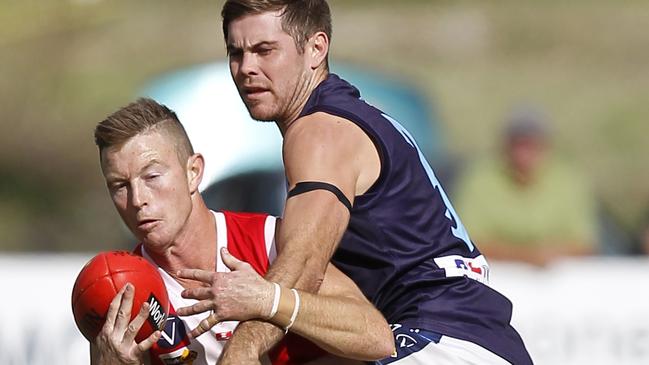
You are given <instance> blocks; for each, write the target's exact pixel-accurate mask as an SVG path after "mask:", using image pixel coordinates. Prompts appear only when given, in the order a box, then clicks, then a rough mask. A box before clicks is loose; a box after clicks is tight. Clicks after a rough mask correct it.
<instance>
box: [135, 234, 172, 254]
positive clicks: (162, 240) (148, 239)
mask: <svg viewBox="0 0 649 365" xmlns="http://www.w3.org/2000/svg"><path fill="white" fill-rule="evenodd" d="M138 238H139V239H140V242H142V244H143V245H144V247H145V248H148V249H151V250H154V251H158V250H161V249H163V248H165V247H167V246H168V245H169V242H170V241H171V240H170V239H169V238H167V237H165V236H164V235H160V234H158V233H157V232H156V233H154V232H149V233H147V234H144V235H142V236H141V237H138Z"/></svg>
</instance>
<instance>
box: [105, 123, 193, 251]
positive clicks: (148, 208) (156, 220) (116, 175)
mask: <svg viewBox="0 0 649 365" xmlns="http://www.w3.org/2000/svg"><path fill="white" fill-rule="evenodd" d="M101 165H102V171H103V173H104V178H105V179H106V185H107V186H108V191H109V193H110V196H111V198H112V200H113V203H114V204H115V208H117V211H118V212H119V215H120V216H121V217H122V220H123V221H124V223H126V225H127V226H128V228H129V229H130V230H131V232H133V234H134V235H135V237H137V239H138V240H140V241H141V242H142V243H144V244H145V245H147V246H148V247H151V248H163V247H166V246H167V245H169V244H170V243H172V241H173V240H174V239H175V238H176V237H177V236H178V234H179V233H180V232H181V231H182V230H183V228H184V225H185V222H186V221H187V218H188V217H189V214H190V212H191V209H192V203H191V194H190V186H189V183H188V181H189V180H188V168H187V166H186V164H185V165H183V164H181V163H180V161H179V159H178V155H177V154H176V150H175V148H174V143H172V142H171V141H170V138H169V137H167V136H166V134H165V133H161V132H155V131H152V132H145V133H143V134H139V135H137V136H135V137H133V138H131V139H129V140H128V141H126V143H124V144H122V145H118V146H112V147H108V148H106V149H104V150H103V151H102V164H101Z"/></svg>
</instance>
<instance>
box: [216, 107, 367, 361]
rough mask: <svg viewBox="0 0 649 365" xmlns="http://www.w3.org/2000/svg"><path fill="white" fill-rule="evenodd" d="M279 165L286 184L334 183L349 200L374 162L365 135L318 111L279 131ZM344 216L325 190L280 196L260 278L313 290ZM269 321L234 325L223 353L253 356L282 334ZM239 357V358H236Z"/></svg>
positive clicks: (361, 189)
mask: <svg viewBox="0 0 649 365" xmlns="http://www.w3.org/2000/svg"><path fill="white" fill-rule="evenodd" d="M283 152H284V166H285V171H286V176H287V179H288V181H289V185H290V186H291V188H292V187H293V186H295V184H296V183H298V182H301V181H321V182H327V183H330V184H333V185H335V186H336V187H338V188H339V189H340V190H341V191H342V192H343V194H345V196H346V197H347V198H348V199H349V200H350V202H353V198H354V196H355V195H358V194H360V193H363V192H364V191H365V190H367V188H369V186H371V184H372V183H373V182H374V181H375V180H376V178H377V177H378V171H379V170H380V163H379V159H378V154H377V152H376V149H375V147H374V145H373V144H372V142H371V140H370V139H369V138H368V137H367V135H365V134H364V132H363V131H362V130H360V128H358V127H357V126H355V125H354V124H352V123H351V122H349V121H345V120H343V119H340V118H335V117H332V116H330V115H326V114H323V113H316V114H313V115H310V116H306V117H303V118H302V119H301V120H298V121H297V122H295V124H294V125H293V126H291V128H289V130H288V131H287V133H286V134H285V137H284V151H283ZM348 222H349V212H348V211H347V209H346V208H345V207H344V205H343V204H341V203H340V201H338V199H337V198H336V196H335V195H333V194H332V193H331V192H328V191H323V190H315V191H311V192H308V193H304V194H301V195H297V196H294V197H292V198H290V199H288V201H287V202H286V206H285V209H284V220H283V224H282V226H281V228H280V230H279V232H278V237H277V247H278V256H277V258H276V260H275V262H274V263H273V264H272V265H271V267H270V269H269V271H268V273H267V275H266V279H267V280H269V281H273V282H276V283H279V284H280V285H282V286H284V287H287V288H297V289H300V290H302V291H305V292H310V293H314V292H316V291H317V290H318V288H319V286H320V283H321V282H322V278H323V276H324V272H325V268H326V265H327V263H328V262H329V260H330V259H331V256H332V255H333V252H334V251H335V249H336V247H337V245H338V243H339V241H340V238H341V237H342V234H343V233H344V231H345V229H346V227H347V224H348ZM282 335H283V331H282V330H281V329H279V328H277V327H275V326H274V325H271V324H269V323H265V322H260V321H249V322H245V323H242V324H241V325H239V326H238V328H237V330H236V331H235V333H234V336H233V337H232V339H231V340H230V341H229V343H228V346H227V347H226V349H225V351H224V355H223V362H224V363H225V364H227V363H229V361H230V359H232V361H231V363H236V362H237V361H236V360H234V359H236V357H235V354H239V355H241V354H247V355H248V356H252V353H253V352H254V353H255V355H256V356H259V355H260V354H262V353H264V352H266V351H268V350H269V349H270V348H271V347H272V346H273V345H274V344H275V343H277V341H279V339H280V338H281V337H282ZM239 361H241V360H239Z"/></svg>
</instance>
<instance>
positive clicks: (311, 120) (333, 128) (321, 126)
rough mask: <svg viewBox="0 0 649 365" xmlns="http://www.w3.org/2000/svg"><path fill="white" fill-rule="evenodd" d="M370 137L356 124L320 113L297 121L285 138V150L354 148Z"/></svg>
mask: <svg viewBox="0 0 649 365" xmlns="http://www.w3.org/2000/svg"><path fill="white" fill-rule="evenodd" d="M364 139H367V140H368V141H369V137H368V136H367V135H366V134H365V132H363V130H361V128H360V127H358V126H357V125H356V124H355V123H353V122H351V121H349V120H347V119H345V118H341V117H338V116H335V115H331V114H327V113H323V112H318V113H314V114H310V115H306V116H304V117H302V118H300V119H298V120H296V121H295V122H294V123H293V125H292V126H291V127H290V128H289V129H288V131H287V133H286V135H285V136H284V149H285V150H286V149H289V150H292V149H296V148H304V147H307V148H309V149H312V147H314V144H315V145H316V146H315V147H317V146H321V147H322V148H324V147H327V146H332V147H337V148H340V147H347V148H354V147H357V146H358V143H359V142H361V141H362V140H364Z"/></svg>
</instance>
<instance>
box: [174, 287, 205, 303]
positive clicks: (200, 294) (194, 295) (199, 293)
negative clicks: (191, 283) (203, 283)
mask: <svg viewBox="0 0 649 365" xmlns="http://www.w3.org/2000/svg"><path fill="white" fill-rule="evenodd" d="M211 293H212V290H211V289H210V288H191V289H185V290H183V291H182V293H180V295H182V297H183V298H188V299H197V300H203V299H209V298H211V297H212V294H211Z"/></svg>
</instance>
